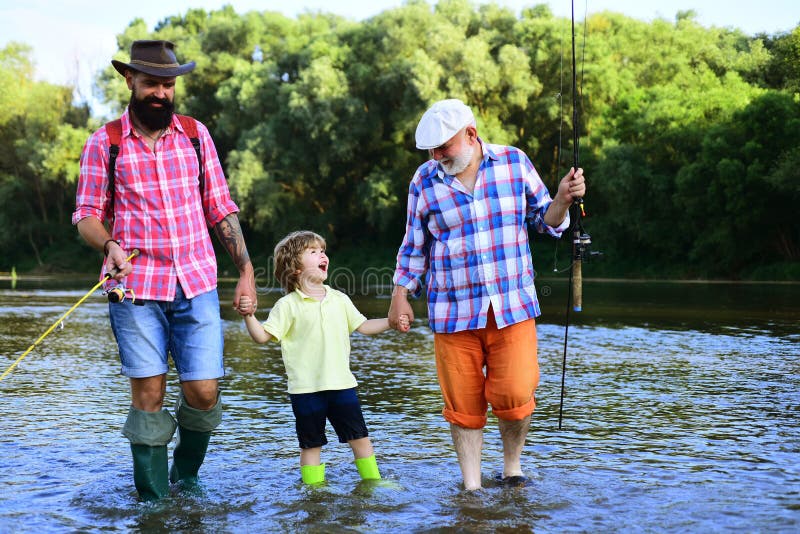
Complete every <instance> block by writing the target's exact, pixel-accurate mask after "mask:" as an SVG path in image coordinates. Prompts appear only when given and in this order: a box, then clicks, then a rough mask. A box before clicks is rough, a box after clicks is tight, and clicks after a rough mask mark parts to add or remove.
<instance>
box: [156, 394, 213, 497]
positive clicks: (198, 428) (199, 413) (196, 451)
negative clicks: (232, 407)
mask: <svg viewBox="0 0 800 534" xmlns="http://www.w3.org/2000/svg"><path fill="white" fill-rule="evenodd" d="M175 416H176V418H177V419H178V442H177V443H176V445H175V451H174V452H173V455H172V458H173V462H172V467H170V469H169V481H170V482H172V483H175V482H178V481H182V482H183V483H185V484H189V485H194V484H197V473H198V471H200V466H201V465H203V460H205V458H206V451H207V450H208V442H209V440H210V439H211V432H212V431H213V430H214V429H215V428H217V426H219V424H220V422H221V421H222V403H221V402H220V400H219V398H217V403H216V404H215V405H214V407H213V408H211V409H210V410H198V409H196V408H192V407H191V406H189V405H188V404H186V399H185V398H184V397H183V393H181V395H180V396H179V397H178V402H177V404H176V406H175Z"/></svg>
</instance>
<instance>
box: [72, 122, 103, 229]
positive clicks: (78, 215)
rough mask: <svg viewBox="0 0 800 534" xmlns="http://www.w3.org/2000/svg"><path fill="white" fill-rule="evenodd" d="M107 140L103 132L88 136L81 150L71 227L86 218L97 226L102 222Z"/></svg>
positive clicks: (99, 131)
mask: <svg viewBox="0 0 800 534" xmlns="http://www.w3.org/2000/svg"><path fill="white" fill-rule="evenodd" d="M107 146H108V136H107V135H106V133H105V128H101V129H100V130H98V131H97V132H95V133H94V134H92V135H91V136H90V137H89V139H88V140H87V141H86V145H84V147H83V151H82V152H81V158H80V174H79V176H78V186H77V190H76V193H75V211H74V212H73V213H72V224H73V225H75V224H78V223H79V222H80V221H82V220H83V219H85V218H86V217H94V218H95V219H97V220H99V221H100V222H104V221H105V219H106V209H107V207H108V206H107V205H108V176H107V174H108V148H107Z"/></svg>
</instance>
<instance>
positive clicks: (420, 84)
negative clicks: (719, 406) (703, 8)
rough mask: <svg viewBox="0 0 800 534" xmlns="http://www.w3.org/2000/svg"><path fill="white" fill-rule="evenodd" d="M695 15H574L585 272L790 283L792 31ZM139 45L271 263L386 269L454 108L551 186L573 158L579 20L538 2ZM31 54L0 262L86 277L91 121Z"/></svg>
mask: <svg viewBox="0 0 800 534" xmlns="http://www.w3.org/2000/svg"><path fill="white" fill-rule="evenodd" d="M693 17H694V14H693V13H692V12H681V13H678V15H677V16H676V18H675V20H674V21H672V22H670V21H666V20H656V21H654V22H652V23H645V22H641V21H637V20H634V19H630V18H627V17H624V16H622V15H619V14H615V13H608V12H606V13H600V14H595V15H592V16H590V17H589V18H588V20H587V21H586V24H585V27H584V26H583V25H581V24H580V23H579V24H578V26H577V32H576V33H577V40H578V42H577V47H578V49H577V53H578V58H579V65H578V70H579V72H578V79H579V90H580V96H579V103H580V105H579V117H580V124H579V125H578V127H579V132H580V161H581V165H582V166H583V167H584V168H585V169H586V173H587V175H588V177H589V180H590V182H589V193H588V195H587V199H586V204H587V209H588V213H589V217H588V218H587V219H586V220H585V221H584V222H585V226H586V228H587V230H588V231H589V232H590V233H591V234H592V237H593V240H594V243H595V247H596V248H599V249H602V250H603V251H604V252H605V258H606V260H605V261H604V262H601V263H598V264H596V267H592V271H589V269H588V268H587V269H585V271H584V272H585V275H587V276H590V275H591V274H594V273H598V274H600V273H602V274H604V275H617V276H684V277H729V278H741V277H768V278H789V279H797V278H798V277H800V225H798V224H796V223H795V222H794V220H793V214H794V212H795V211H796V208H795V206H797V205H800V202H798V200H800V198H798V197H800V187H798V172H800V171H798V170H797V169H798V163H800V96H799V93H798V92H799V91H800V67H798V65H800V61H798V60H799V59H800V26H798V28H796V29H795V31H794V32H791V33H787V34H780V35H773V36H769V35H759V36H748V35H745V34H743V33H742V32H740V31H738V30H735V29H722V28H705V27H702V26H700V25H699V24H697V23H696V22H695V21H694V18H693ZM142 38H165V39H169V40H171V41H173V42H175V43H176V44H177V46H178V48H177V50H178V54H179V57H180V58H181V59H183V60H184V61H188V60H194V61H196V62H197V65H198V68H197V69H196V70H195V71H194V72H193V73H192V74H190V75H187V76H185V77H182V78H181V79H180V84H179V92H178V97H177V98H178V103H177V104H178V109H179V110H180V111H181V112H182V113H186V114H190V115H193V116H195V117H197V118H198V119H200V120H201V121H203V122H204V123H205V124H206V125H208V126H209V128H210V129H211V131H212V134H213V135H214V138H215V140H216V143H217V148H218V150H219V152H220V155H221V157H222V159H223V164H224V166H225V168H226V171H227V174H228V177H229V183H230V186H231V189H232V191H233V194H234V196H235V198H236V199H237V202H238V203H239V205H240V207H241V208H242V214H241V218H242V221H243V223H244V226H245V229H246V231H247V233H248V237H249V239H248V241H249V243H250V248H251V249H252V251H253V253H254V254H255V255H256V256H261V257H262V258H265V257H266V256H267V255H268V254H269V252H270V250H271V248H272V245H273V243H274V242H275V241H276V240H277V239H278V238H279V237H281V236H282V235H283V234H285V233H286V232H288V231H290V230H293V229H297V228H308V229H313V230H316V231H319V232H321V233H323V234H324V235H326V236H327V237H328V238H329V246H330V247H331V248H333V249H334V250H338V251H344V253H345V255H349V256H350V259H351V260H352V261H354V262H355V263H358V262H359V261H360V262H361V266H365V265H364V262H373V263H375V262H377V263H380V264H381V266H386V265H389V266H390V265H392V264H393V256H394V253H395V251H396V249H397V246H398V245H399V241H400V239H401V237H402V232H403V225H404V220H405V199H406V193H407V188H408V181H409V179H410V177H411V175H412V174H413V172H414V170H415V168H416V167H417V165H419V164H420V163H421V162H422V161H423V160H424V158H425V156H426V155H425V154H424V153H422V152H421V151H418V150H416V149H415V148H414V142H413V134H414V129H415V126H416V123H417V120H418V119H419V116H420V115H421V113H422V112H423V111H424V110H425V109H426V107H427V106H428V105H429V104H430V103H432V102H433V101H435V100H438V99H441V98H448V97H457V98H461V99H463V100H464V101H466V102H467V103H469V104H470V105H471V106H472V107H473V109H474V110H475V112H476V114H477V116H478V130H479V133H480V135H481V137H482V138H483V139H485V140H487V141H489V142H493V143H506V144H513V145H515V146H518V147H520V148H522V149H523V150H525V151H526V152H527V153H528V154H529V156H530V157H531V159H532V161H533V162H534V164H535V165H536V167H537V169H538V170H539V172H540V174H541V175H542V176H543V178H544V179H545V182H546V183H547V184H548V185H549V186H551V188H552V187H553V186H554V184H555V183H556V182H557V180H558V178H559V177H560V176H561V175H562V174H563V173H564V172H565V171H566V169H567V168H568V167H569V165H570V163H571V161H572V157H571V155H570V154H571V151H572V147H571V139H572V129H573V125H572V111H571V100H572V95H571V84H570V81H569V80H570V77H571V75H572V73H571V65H570V59H571V44H570V39H571V28H570V21H569V20H567V19H564V18H558V17H554V16H553V15H552V13H551V12H550V10H549V9H548V8H547V7H545V6H536V7H533V8H530V9H526V10H524V11H523V12H522V13H521V14H515V13H513V12H511V11H508V10H506V9H503V8H500V7H498V6H496V5H493V4H488V5H480V6H476V5H474V4H472V3H470V2H468V1H466V0H442V1H440V2H439V3H438V4H436V5H430V4H428V3H426V2H424V1H421V0H411V1H410V2H408V3H407V4H406V5H404V6H403V7H401V8H397V9H393V10H389V11H385V12H383V13H382V14H380V15H378V16H376V17H374V18H371V19H369V20H366V21H363V22H355V21H351V20H347V19H344V18H341V17H338V16H335V15H331V14H326V13H317V14H305V15H301V16H299V17H297V18H287V17H285V16H283V15H280V14H278V13H274V12H249V13H246V14H237V13H236V12H235V11H234V10H233V9H232V8H230V7H227V8H224V9H221V10H218V11H213V12H206V11H204V10H200V9H195V10H190V11H189V12H187V13H186V14H185V15H183V16H174V17H171V18H168V19H165V20H164V21H162V22H161V23H160V24H159V25H158V26H157V27H156V28H155V29H154V30H152V31H151V30H149V29H148V28H147V27H146V26H145V24H144V22H143V21H142V20H138V19H137V20H134V21H132V22H131V23H130V25H129V26H128V27H127V28H126V29H125V30H124V31H123V32H122V34H120V35H119V37H118V44H119V53H118V57H119V58H120V59H127V58H128V51H129V49H130V44H131V42H132V41H133V40H135V39H142ZM29 57H30V54H29V50H27V49H26V48H25V47H24V46H20V45H12V46H9V47H7V48H5V49H3V50H0V150H1V151H2V157H0V203H2V210H1V211H0V218H2V223H3V224H2V225H0V249H1V250H2V258H0V269H4V270H8V269H10V267H11V266H12V265H16V266H17V268H18V269H19V268H20V267H23V268H33V267H36V266H39V267H40V268H41V267H43V266H53V265H54V264H55V265H57V266H58V267H60V268H64V269H67V268H75V267H82V266H83V264H81V263H80V260H78V259H76V258H79V257H81V258H84V259H85V258H86V257H87V255H86V254H80V253H79V252H80V251H83V250H86V249H85V248H84V247H85V246H84V245H82V244H81V243H80V240H79V239H78V238H77V232H75V230H74V228H72V227H70V224H69V216H70V212H71V210H72V201H73V199H72V197H73V195H74V184H75V181H76V178H77V159H78V155H79V153H80V147H81V145H82V143H83V141H84V140H85V138H86V136H87V135H88V133H89V131H90V130H91V129H93V128H95V127H97V124H94V122H97V121H96V119H90V118H89V116H88V112H87V109H86V106H85V105H77V106H76V105H75V104H74V103H71V102H70V90H69V89H68V88H64V87H57V86H52V85H49V84H45V83H42V82H34V81H32V69H31V65H30V59H29ZM98 84H99V87H100V89H101V90H102V92H103V94H104V95H105V96H106V98H107V100H108V101H109V102H111V103H112V105H113V107H114V111H115V113H118V112H120V111H121V110H122V109H123V108H124V106H125V104H126V103H127V99H128V97H129V94H128V91H127V88H126V87H125V85H124V81H123V79H122V78H121V77H120V76H119V75H118V74H117V73H116V72H115V71H114V70H113V69H112V68H111V67H110V66H109V67H108V68H107V69H106V70H105V71H104V72H103V73H101V74H100V76H99V79H98ZM547 246H549V245H548V243H547V241H546V240H542V244H541V245H540V244H539V243H538V242H537V247H540V248H541V247H545V248H546V247H547ZM563 250H566V248H564V249H563ZM68 258H73V260H69V259H68Z"/></svg>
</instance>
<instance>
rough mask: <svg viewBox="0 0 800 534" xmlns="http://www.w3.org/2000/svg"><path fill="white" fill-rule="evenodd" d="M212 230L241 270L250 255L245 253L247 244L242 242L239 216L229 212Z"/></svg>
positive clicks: (248, 260)
mask: <svg viewBox="0 0 800 534" xmlns="http://www.w3.org/2000/svg"><path fill="white" fill-rule="evenodd" d="M214 231H215V232H216V233H217V237H218V238H219V240H220V242H221V243H222V245H223V246H224V247H225V250H227V251H228V254H230V255H231V258H233V262H234V263H235V264H236V267H238V268H239V270H240V271H241V270H242V269H244V266H245V265H247V263H249V262H250V255H249V254H248V253H247V246H246V245H245V243H244V236H243V235H242V227H241V226H239V218H238V217H237V216H236V214H235V213H231V214H230V215H228V216H227V217H225V218H224V219H222V220H221V221H220V222H219V223H218V224H217V225H216V226H215V227H214Z"/></svg>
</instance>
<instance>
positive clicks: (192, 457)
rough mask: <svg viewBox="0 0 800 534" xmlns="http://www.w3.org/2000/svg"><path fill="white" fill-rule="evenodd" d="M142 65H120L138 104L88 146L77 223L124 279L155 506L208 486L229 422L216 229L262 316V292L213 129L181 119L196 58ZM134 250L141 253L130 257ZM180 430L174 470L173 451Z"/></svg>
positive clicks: (158, 47)
mask: <svg viewBox="0 0 800 534" xmlns="http://www.w3.org/2000/svg"><path fill="white" fill-rule="evenodd" d="M130 57H131V60H130V62H129V63H124V62H122V61H117V60H113V61H112V62H111V63H112V64H113V66H114V68H116V70H117V71H118V72H119V73H120V74H121V75H122V76H124V77H125V81H126V82H127V84H128V89H130V91H131V98H130V102H129V104H128V107H127V109H126V110H125V112H124V113H123V114H122V117H121V118H120V119H118V120H117V121H113V122H111V123H108V124H106V125H105V126H103V127H102V128H100V129H99V130H97V131H96V132H95V133H94V134H92V135H91V136H90V137H89V139H88V141H87V142H86V145H85V146H84V149H83V152H82V154H81V160H80V162H81V163H80V178H79V181H78V189H77V198H76V209H75V212H74V213H73V215H72V221H73V224H76V225H77V227H78V231H79V232H80V234H81V236H82V237H83V238H84V239H85V240H86V241H87V242H88V243H89V245H91V246H92V247H94V248H95V249H97V250H98V251H102V252H103V254H104V256H105V260H104V263H103V270H102V273H107V272H112V270H113V269H116V270H117V271H118V272H117V273H116V276H114V277H113V279H112V280H111V281H110V282H109V284H111V285H113V286H114V287H106V290H107V291H109V290H110V293H109V297H111V296H112V295H113V296H115V298H114V299H111V298H109V301H110V302H109V315H110V318H111V328H112V330H113V332H114V336H115V338H116V340H117V345H118V347H119V356H120V360H121V363H122V369H121V372H122V374H123V375H125V376H127V377H128V378H129V379H130V388H131V406H130V409H129V412H128V417H127V420H126V422H125V425H124V428H123V434H124V435H125V436H126V437H127V438H128V439H129V440H130V445H131V451H132V454H133V468H134V471H133V477H134V483H135V486H136V489H137V491H138V493H139V496H140V498H141V499H142V500H146V501H149V500H156V499H160V498H162V497H164V496H165V495H167V494H168V493H169V483H170V482H173V483H178V482H180V483H181V484H182V485H187V484H188V485H193V484H195V483H196V481H197V474H198V470H199V469H200V466H201V464H202V463H203V460H204V459H205V455H206V450H207V448H208V443H209V439H210V436H211V433H212V431H213V430H214V429H215V428H216V427H217V426H218V425H219V423H220V421H221V417H222V405H221V403H220V399H219V388H218V381H219V378H220V377H222V376H223V375H224V374H225V371H224V367H223V359H222V350H223V347H222V324H221V319H220V309H219V298H218V295H217V264H216V259H215V256H214V250H213V246H212V243H211V238H210V236H209V231H208V228H209V227H213V228H214V230H215V232H216V233H217V236H218V237H219V239H220V240H221V242H222V244H223V245H224V247H225V248H226V249H227V251H228V253H229V254H230V255H231V257H232V258H233V261H234V263H235V264H236V267H237V269H238V270H239V281H238V284H237V286H236V290H235V293H234V297H233V307H234V308H236V309H239V300H240V298H241V297H243V296H247V297H249V299H250V301H251V302H252V307H253V308H255V303H256V289H255V279H254V275H253V265H252V263H251V262H250V258H249V256H248V253H247V247H246V246H245V242H244V239H243V237H242V231H241V228H240V226H239V220H238V217H237V212H238V208H237V207H236V204H234V202H233V200H232V199H231V197H230V193H229V191H228V186H227V182H226V180H225V176H224V175H223V172H222V167H221V166H220V162H219V159H218V157H217V152H216V149H215V147H214V142H213V141H212V139H211V136H210V135H209V133H208V129H207V128H206V127H205V126H204V125H202V124H201V123H199V122H196V121H195V120H194V119H191V118H189V117H185V116H180V115H176V114H175V113H174V97H175V84H176V81H177V77H178V76H181V75H183V74H186V73H188V72H190V71H192V70H193V69H194V67H195V64H194V62H189V63H186V64H183V65H182V64H180V63H178V60H177V59H176V56H175V47H174V45H173V44H172V43H171V42H169V41H157V40H153V41H135V42H134V43H133V45H132V46H131V53H130ZM198 142H199V143H198ZM112 148H113V149H114V150H113V152H112ZM115 152H118V154H117V155H116V156H115V157H114V156H110V154H114V153H115ZM112 162H113V163H112ZM134 249H138V251H139V255H138V257H136V259H134V260H132V261H129V259H130V258H131V257H132V256H131V252H132V251H133V250H134ZM102 273H101V274H102ZM114 301H116V302H114ZM252 311H253V310H239V312H240V313H241V314H243V315H244V314H247V313H252ZM169 356H171V357H172V360H173V362H174V364H175V368H176V371H177V374H178V378H179V379H180V384H181V391H180V394H179V395H178V400H177V405H176V408H175V418H173V416H172V415H171V414H170V412H169V411H168V410H166V409H164V406H163V404H164V396H165V393H166V373H167V371H168V357H169ZM176 420H177V421H176ZM176 427H177V430H178V440H177V444H176V445H175V450H174V455H173V464H172V467H171V468H170V469H169V471H168V470H167V467H168V457H167V444H168V443H169V442H170V441H171V439H172V436H173V434H174V433H175V430H176Z"/></svg>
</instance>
